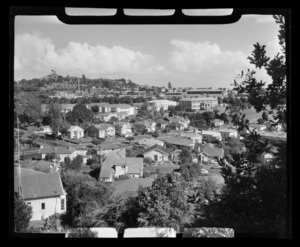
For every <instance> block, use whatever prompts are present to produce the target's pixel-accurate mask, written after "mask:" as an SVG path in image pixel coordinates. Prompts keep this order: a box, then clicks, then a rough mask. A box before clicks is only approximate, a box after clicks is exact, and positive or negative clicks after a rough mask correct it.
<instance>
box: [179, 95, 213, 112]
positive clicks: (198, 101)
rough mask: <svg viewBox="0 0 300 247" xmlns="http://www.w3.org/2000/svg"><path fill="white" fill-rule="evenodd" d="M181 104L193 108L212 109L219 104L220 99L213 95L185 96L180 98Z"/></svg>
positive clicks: (186, 107)
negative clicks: (200, 96)
mask: <svg viewBox="0 0 300 247" xmlns="http://www.w3.org/2000/svg"><path fill="white" fill-rule="evenodd" d="M179 105H181V106H183V107H184V108H185V109H191V110H212V109H213V108H214V107H216V106H218V99H217V98H213V97H202V98H183V99H181V100H179Z"/></svg>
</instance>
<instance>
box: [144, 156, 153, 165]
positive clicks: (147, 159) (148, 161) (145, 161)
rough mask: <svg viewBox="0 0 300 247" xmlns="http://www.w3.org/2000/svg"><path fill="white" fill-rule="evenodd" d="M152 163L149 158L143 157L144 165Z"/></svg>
mask: <svg viewBox="0 0 300 247" xmlns="http://www.w3.org/2000/svg"><path fill="white" fill-rule="evenodd" d="M153 162H154V160H153V159H152V158H150V157H145V158H144V163H146V164H152V163H153Z"/></svg>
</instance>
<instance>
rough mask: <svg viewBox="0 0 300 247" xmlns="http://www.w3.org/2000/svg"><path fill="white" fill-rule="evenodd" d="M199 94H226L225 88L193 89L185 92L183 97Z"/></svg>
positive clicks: (217, 95)
mask: <svg viewBox="0 0 300 247" xmlns="http://www.w3.org/2000/svg"><path fill="white" fill-rule="evenodd" d="M199 96H211V97H212V96H213V97H219V96H220V97H224V96H227V89H225V88H221V89H194V90H189V91H187V92H186V93H185V97H188V98H193V97H199Z"/></svg>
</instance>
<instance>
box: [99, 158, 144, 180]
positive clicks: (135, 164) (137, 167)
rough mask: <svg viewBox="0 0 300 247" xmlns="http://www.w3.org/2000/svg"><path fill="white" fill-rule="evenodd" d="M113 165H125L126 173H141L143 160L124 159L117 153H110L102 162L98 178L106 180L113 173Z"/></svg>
mask: <svg viewBox="0 0 300 247" xmlns="http://www.w3.org/2000/svg"><path fill="white" fill-rule="evenodd" d="M115 164H124V165H125V164H126V165H127V166H128V173H140V172H142V171H143V158H124V157H121V156H120V155H119V154H118V153H116V152H112V153H110V154H109V155H108V156H107V158H106V159H105V160H104V162H103V164H102V167H101V171H100V178H108V177H110V176H111V174H112V173H113V171H114V170H113V166H114V165H115Z"/></svg>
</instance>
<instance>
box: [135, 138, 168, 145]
mask: <svg viewBox="0 0 300 247" xmlns="http://www.w3.org/2000/svg"><path fill="white" fill-rule="evenodd" d="M136 142H137V143H139V144H141V145H145V146H147V147H151V146H153V145H156V144H158V145H160V144H161V145H163V144H164V142H163V141H160V140H156V139H154V138H150V139H141V140H137V141H136Z"/></svg>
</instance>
